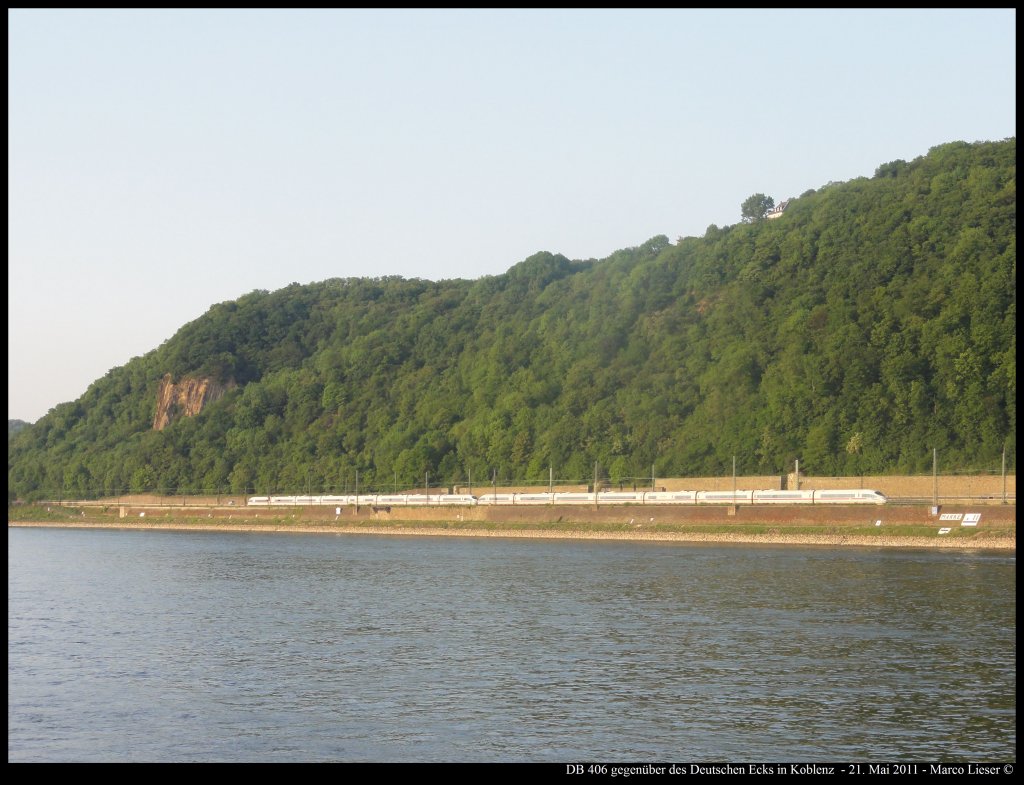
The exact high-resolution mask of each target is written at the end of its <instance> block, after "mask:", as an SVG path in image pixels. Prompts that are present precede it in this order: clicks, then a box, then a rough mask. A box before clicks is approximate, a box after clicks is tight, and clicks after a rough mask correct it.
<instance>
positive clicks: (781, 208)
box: [765, 199, 793, 220]
mask: <svg viewBox="0 0 1024 785" xmlns="http://www.w3.org/2000/svg"><path fill="white" fill-rule="evenodd" d="M792 201H793V200H792V199H787V200H786V201H784V202H779V203H778V204H777V205H775V206H774V207H773V208H772V209H771V210H769V211H768V212H767V213H765V218H767V219H768V220H771V219H772V218H778V217H779V216H780V215H782V214H783V213H784V212H785V211H786V208H787V207H789V203H790V202H792Z"/></svg>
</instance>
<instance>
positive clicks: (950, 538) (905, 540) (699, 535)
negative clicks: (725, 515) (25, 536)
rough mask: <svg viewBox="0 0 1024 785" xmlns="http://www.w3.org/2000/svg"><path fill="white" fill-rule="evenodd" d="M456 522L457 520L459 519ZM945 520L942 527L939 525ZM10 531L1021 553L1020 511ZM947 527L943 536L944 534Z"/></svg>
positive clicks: (12, 518)
mask: <svg viewBox="0 0 1024 785" xmlns="http://www.w3.org/2000/svg"><path fill="white" fill-rule="evenodd" d="M453 517H454V516H453ZM940 523H942V524H943V525H941V526H940ZM7 525H8V527H57V528H76V529H137V530H176V531H216V532H239V533H253V532H268V533H289V534H339V535H342V534H370V535H399V536H416V537H419V536H431V537H437V536H442V537H504V538H529V539H570V540H602V541H616V540H618V541H636V542H673V543H737V544H753V545H798V546H806V545H820V546H831V547H835V546H861V547H883V548H890V547H898V548H944V549H949V548H953V549H970V550H978V549H998V550H1013V551H1015V550H1016V547H1017V541H1016V511H1015V508H1014V510H1013V511H1012V512H1010V513H1009V514H1008V515H1004V516H1002V517H1000V518H998V519H996V520H994V521H992V522H991V523H988V522H983V524H982V525H981V526H980V527H977V528H975V527H962V526H960V525H958V524H957V523H956V522H952V523H951V524H950V523H946V522H940V521H935V520H926V521H912V522H891V523H890V522H886V523H885V524H884V525H880V526H874V525H870V524H868V525H865V523H864V522H863V521H858V522H853V521H840V522H825V521H821V522H807V521H806V520H801V521H793V522H788V521H779V520H773V521H764V522H760V521H756V520H750V521H743V522H726V521H674V522H659V523H654V522H641V523H636V522H634V519H630V520H629V522H628V523H627V522H623V521H618V522H612V521H578V520H577V521H565V520H562V521H528V520H506V521H486V520H442V519H437V520H400V519H390V518H389V519H387V520H380V519H372V518H370V519H362V520H354V519H351V518H349V519H348V520H341V519H336V520H323V519H310V518H301V517H294V516H287V515H282V516H276V517H273V518H253V517H251V516H245V515H238V514H235V515H232V516H230V517H224V516H223V515H217V516H215V515H214V514H213V513H212V512H209V513H207V514H206V515H196V514H194V513H193V514H192V515H187V514H185V515H183V514H180V512H174V513H163V514H159V513H158V514H150V517H148V518H146V517H144V516H138V515H136V516H133V517H119V516H118V515H117V513H116V511H108V512H106V513H102V512H99V511H93V510H85V509H74V508H71V509H69V508H44V507H34V506H33V507H25V508H20V509H19V508H17V507H15V508H9V509H8V524H7ZM943 528H944V529H947V531H946V532H945V533H943V534H939V531H940V530H941V529H943Z"/></svg>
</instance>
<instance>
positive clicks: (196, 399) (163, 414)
mask: <svg viewBox="0 0 1024 785" xmlns="http://www.w3.org/2000/svg"><path fill="white" fill-rule="evenodd" d="M234 386H235V384H234V382H228V383H227V384H221V383H220V382H218V381H215V380H213V379H210V378H202V377H200V378H190V377H187V376H186V377H185V378H184V379H182V380H181V381H179V382H178V383H177V384H175V383H174V382H173V381H172V380H171V375H170V374H169V373H168V374H164V378H163V379H161V380H160V389H158V390H157V393H156V414H155V415H154V416H153V430H154V431H162V430H163V429H164V428H166V427H167V426H168V425H170V424H171V423H172V422H173V421H174V420H175V419H177V418H178V417H180V416H182V415H184V416H185V417H194V416H195V415H197V414H199V412H201V411H202V410H203V409H204V408H206V407H207V406H208V405H209V404H211V403H213V402H214V401H216V400H218V399H220V398H223V397H224V393H226V392H227V391H228V390H230V389H231V388H232V387H234Z"/></svg>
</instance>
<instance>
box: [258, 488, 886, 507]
mask: <svg viewBox="0 0 1024 785" xmlns="http://www.w3.org/2000/svg"><path fill="white" fill-rule="evenodd" d="M594 503H595V500H594V494H593V493H485V494H483V495H481V496H474V495H472V494H465V493H461V494H460V493H454V494H453V493H441V494H425V493H396V494H365V495H364V494H360V495H359V496H250V497H249V498H248V499H247V500H246V504H247V505H248V506H249V507H354V506H360V507H465V506H475V505H480V506H505V505H507V506H513V505H544V504H547V505H560V504H563V505H564V504H576V505H588V504H590V505H592V504H594ZM596 503H597V505H598V506H601V505H623V504H641V505H654V504H658V505H673V504H674V505H686V504H691V505H694V504H885V503H886V498H885V495H884V494H882V493H880V492H878V491H874V490H870V489H864V488H861V489H849V490H821V491H772V490H763V491H739V490H738V491H601V492H600V493H598V494H597V500H596Z"/></svg>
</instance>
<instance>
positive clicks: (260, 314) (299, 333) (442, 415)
mask: <svg viewBox="0 0 1024 785" xmlns="http://www.w3.org/2000/svg"><path fill="white" fill-rule="evenodd" d="M755 196H758V197H760V196H761V195H755ZM752 198H753V197H752ZM748 201H749V200H748ZM745 204H746V203H745ZM758 204H759V205H760V207H763V206H764V204H765V202H759V203H758ZM786 216H787V220H786V221H759V222H755V223H739V224H736V225H733V226H726V227H721V228H719V227H709V229H708V231H707V233H706V234H705V236H704V237H701V238H694V237H686V238H680V239H679V241H678V242H677V243H675V244H672V243H670V242H669V241H668V239H667V238H666V237H664V236H657V237H654V238H651V239H650V240H648V241H647V242H645V243H642V244H640V245H638V246H636V247H632V248H625V249H622V250H619V251H616V252H615V253H613V254H611V255H610V256H608V257H607V258H605V259H601V260H587V261H573V260H570V259H568V258H566V257H564V256H560V255H557V254H551V253H538V254H535V255H533V256H531V257H530V258H528V259H526V260H524V261H523V262H520V263H519V264H517V265H515V266H513V267H512V268H511V269H509V270H508V272H506V273H505V274H503V275H496V276H487V277H483V278H480V279H478V280H474V281H465V280H449V281H442V282H431V281H425V280H416V279H412V280H408V279H403V278H397V277H385V278H359V279H354V278H353V279H334V280H328V281H323V282H320V283H315V284H309V285H306V286H299V285H298V284H293V285H291V286H288V287H285V288H284V289H281V290H278V291H275V292H267V291H254V292H251V293H249V294H246V295H244V296H242V297H240V298H238V299H237V300H234V301H230V302H224V303H219V304H217V305H214V306H212V307H211V308H210V309H209V311H208V312H207V313H206V314H204V315H203V316H202V317H200V318H199V319H197V320H195V321H193V322H191V323H189V324H186V325H185V326H183V327H182V328H181V329H180V330H179V331H178V333H177V334H176V335H175V336H174V337H173V338H172V339H171V340H169V341H167V342H166V343H164V344H163V345H161V346H160V347H157V348H155V349H154V350H153V351H151V352H149V353H148V354H146V355H145V356H143V357H139V358H136V359H134V360H132V361H131V362H129V363H128V364H127V365H125V366H122V367H118V368H114V369H112V370H111V371H110V372H108V373H107V374H106V375H105V376H104V377H103V378H101V379H98V380H97V381H96V382H94V383H93V384H92V385H90V387H89V388H88V390H86V391H85V393H84V394H83V395H82V396H81V397H80V398H79V399H78V400H76V401H74V402H70V403H66V404H62V405H60V406H57V407H56V408H55V409H53V410H52V411H51V412H50V413H49V414H48V415H46V416H45V417H43V418H42V419H41V420H40V421H39V422H37V423H35V424H34V425H31V426H29V427H26V428H24V429H22V430H20V431H18V432H16V433H13V434H12V433H11V430H10V426H9V441H8V486H9V490H10V493H13V494H15V495H17V496H18V497H19V498H26V499H31V498H41V497H49V496H57V495H58V494H61V495H63V496H75V497H87V496H98V495H113V494H116V493H123V492H125V491H126V490H157V491H161V490H162V491H169V492H175V493H198V492H210V491H232V492H236V493H243V492H254V491H258V492H261V493H264V492H276V491H283V492H302V491H304V490H305V489H307V488H314V489H322V490H325V491H326V490H338V491H342V490H344V489H349V490H351V489H352V488H353V484H354V478H355V473H356V472H358V473H359V478H360V479H359V482H360V488H361V489H362V488H366V489H368V490H369V489H372V488H381V489H391V488H393V487H396V486H397V487H399V488H406V487H412V486H415V485H421V484H422V482H423V478H424V476H425V474H426V473H429V476H430V478H431V481H432V482H437V483H439V484H455V483H465V482H466V481H467V480H470V479H472V480H473V481H474V482H475V483H479V482H481V481H483V480H484V478H491V477H494V476H496V477H497V478H500V479H502V480H506V481H516V482H544V483H546V481H547V478H548V472H549V467H550V468H551V469H552V470H553V471H554V473H555V477H556V478H558V479H559V480H566V481H574V482H578V481H586V479H587V478H590V477H592V474H593V467H594V464H595V462H597V463H599V465H600V466H601V467H602V471H603V472H605V473H606V474H607V477H608V479H610V480H611V481H612V482H616V481H618V482H630V480H631V478H647V477H650V475H651V472H652V470H653V471H654V472H655V473H656V474H657V475H659V476H679V475H699V474H721V473H723V472H725V471H729V470H730V467H731V460H732V456H734V455H735V456H736V457H737V465H738V466H739V467H740V468H741V471H744V472H748V473H758V474H782V473H785V472H786V471H787V470H788V469H789V467H791V466H792V464H793V460H794V459H797V458H799V459H800V465H801V469H802V470H804V471H806V472H808V473H812V474H818V475H830V474H853V473H861V472H863V473H890V472H894V473H903V472H918V471H930V468H931V457H932V449H933V448H938V449H939V450H940V452H941V455H942V456H943V466H944V467H946V468H947V470H954V469H963V470H966V469H979V468H983V469H991V468H993V467H994V468H996V469H998V467H999V465H1000V458H1001V455H1002V451H1003V449H1004V447H1005V448H1006V449H1007V454H1008V457H1009V462H1010V465H1013V456H1014V454H1015V436H1014V434H1015V426H1016V372H1015V369H1016V297H1015V279H1014V273H1015V268H1016V142H1015V140H1014V139H1010V140H1006V141H1003V142H986V143H976V144H967V143H962V142H955V143H951V144H946V145H940V146H938V147H935V148H933V149H932V150H931V151H930V152H929V153H928V155H926V156H922V157H920V158H918V159H915V160H914V161H911V162H894V163H893V164H889V165H885V166H882V167H879V169H878V170H877V171H876V173H875V175H874V176H873V177H871V178H859V179H855V180H852V181H850V182H847V183H829V184H827V185H825V186H823V187H821V188H819V189H817V190H811V191H808V192H805V194H804V195H803V196H801V197H800V198H799V199H795V200H793V201H792V202H791V204H790V205H789V207H788V209H787V212H786ZM167 373H170V374H171V375H172V377H173V379H174V381H175V382H178V381H180V379H181V378H182V377H186V376H208V377H213V378H216V379H218V380H219V381H222V382H228V381H231V382H234V383H235V385H236V386H235V387H234V389H231V390H229V391H228V392H227V393H226V394H225V395H224V397H223V398H221V399H220V400H218V401H216V402H215V403H213V404H210V405H209V406H208V407H207V408H206V409H205V410H203V411H202V412H201V413H200V414H199V415H197V416H195V417H179V418H177V419H176V420H175V421H174V422H173V423H172V424H171V425H170V426H168V427H167V428H165V429H164V430H162V431H154V430H153V429H152V423H153V414H154V406H155V398H156V391H157V389H158V387H159V385H160V381H161V379H162V378H163V376H164V375H165V374H167Z"/></svg>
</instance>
